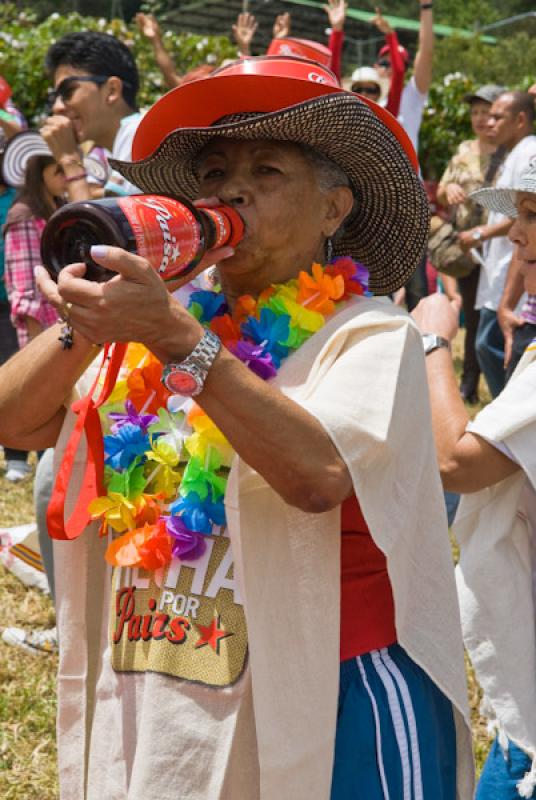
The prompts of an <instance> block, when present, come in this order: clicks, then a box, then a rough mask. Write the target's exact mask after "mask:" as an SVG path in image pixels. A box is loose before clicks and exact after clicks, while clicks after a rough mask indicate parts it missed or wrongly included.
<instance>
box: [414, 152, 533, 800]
mask: <svg viewBox="0 0 536 800" xmlns="http://www.w3.org/2000/svg"><path fill="white" fill-rule="evenodd" d="M471 197H472V198H473V199H474V200H476V201H477V202H479V203H481V204H482V205H483V206H484V207H485V208H487V209H490V210H493V211H499V212H500V213H501V214H504V215H505V216H507V217H511V218H513V219H514V220H515V221H514V224H513V225H512V227H511V228H510V232H509V234H508V236H509V238H510V239H511V240H512V242H514V244H515V245H516V256H517V258H518V260H519V262H520V265H521V266H520V270H521V273H522V274H523V277H524V282H525V289H526V291H527V292H528V294H529V297H532V298H534V297H535V296H536V160H535V159H532V161H531V164H529V165H527V169H526V171H525V172H524V174H523V176H522V177H521V179H520V181H519V183H518V185H516V186H512V187H510V188H501V189H492V188H488V189H480V190H478V191H476V192H473V194H472V195H471ZM413 314H414V316H415V318H416V320H417V322H418V324H419V326H420V327H421V330H422V331H423V332H425V333H427V334H428V333H429V332H433V333H434V334H435V335H438V336H440V337H441V342H440V344H441V345H445V347H442V346H440V347H439V348H437V350H436V351H435V352H434V353H433V354H431V355H430V356H429V358H428V360H427V367H428V380H429V384H430V394H431V400H432V413H433V415H434V419H435V420H437V425H434V430H435V435H436V443H437V449H438V456H439V462H440V467H441V473H442V477H443V483H444V485H445V487H446V488H447V489H450V490H452V491H455V492H460V493H464V496H463V497H462V502H461V504H460V508H459V510H458V514H457V517H456V521H455V525H454V531H455V534H456V536H457V538H458V541H459V544H460V563H459V566H458V568H457V578H458V590H459V596H460V603H461V612H462V624H463V629H464V637H465V644H466V647H467V649H468V651H469V654H470V656H471V659H472V662H473V665H474V667H475V670H476V674H477V677H478V679H479V681H480V684H481V686H482V689H483V690H484V698H485V706H484V708H485V710H486V713H487V714H488V716H489V717H490V720H491V721H492V724H493V726H494V727H495V728H496V729H497V731H498V734H497V738H496V740H495V742H494V744H493V745H492V749H491V752H490V755H489V757H488V760H487V762H486V764H485V766H484V770H483V773H482V776H481V779H480V783H479V787H478V791H477V798H478V800H514V799H515V798H519V797H524V798H527V797H534V796H535V794H536V791H535V787H536V636H535V626H534V619H535V613H534V586H535V581H534V575H535V560H534V557H535V548H534V539H535V536H536V341H535V342H533V343H532V344H531V345H529V346H528V348H527V349H526V351H525V354H524V355H523V358H522V359H521V361H520V362H519V364H518V366H517V368H516V370H515V372H514V374H513V376H512V378H511V379H510V381H509V383H508V384H507V386H506V388H505V389H504V390H503V391H502V393H501V394H500V395H499V396H498V397H497V398H496V399H495V400H494V401H493V402H492V403H490V404H489V405H488V406H486V408H485V409H484V410H483V411H481V412H480V413H479V414H478V416H477V417H476V418H475V419H474V420H473V421H472V422H469V421H468V417H467V414H466V411H465V408H464V406H463V403H462V402H461V399H460V397H459V393H458V391H457V388H456V380H455V377H454V371H453V369H452V362H451V358H450V355H449V352H448V348H447V347H446V345H448V342H449V341H450V340H451V339H452V337H453V335H454V334H455V332H456V328H457V320H456V315H455V314H454V313H453V312H452V309H451V308H450V307H449V304H448V302H447V301H446V300H445V299H444V298H443V297H440V296H439V295H436V296H431V297H429V298H426V299H425V300H423V301H421V303H420V305H419V306H418V307H417V309H416V310H415V311H414V312H413Z"/></svg>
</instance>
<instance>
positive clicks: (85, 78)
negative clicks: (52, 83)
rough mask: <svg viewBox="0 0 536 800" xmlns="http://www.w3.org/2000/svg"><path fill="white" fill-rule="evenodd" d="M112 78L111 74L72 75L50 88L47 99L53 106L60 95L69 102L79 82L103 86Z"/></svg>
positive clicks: (64, 100)
mask: <svg viewBox="0 0 536 800" xmlns="http://www.w3.org/2000/svg"><path fill="white" fill-rule="evenodd" d="M109 78H110V75H70V76H69V77H68V78H64V79H63V80H62V82H61V83H60V84H58V86H57V87H56V88H55V89H49V91H48V93H47V100H48V102H49V104H50V105H51V106H53V105H54V103H55V102H56V100H57V99H58V97H61V99H62V101H63V102H64V103H66V102H68V101H69V100H70V99H71V97H72V94H73V92H74V90H75V89H76V84H78V83H96V84H97V86H102V85H103V84H104V83H106V81H107V80H108V79H109Z"/></svg>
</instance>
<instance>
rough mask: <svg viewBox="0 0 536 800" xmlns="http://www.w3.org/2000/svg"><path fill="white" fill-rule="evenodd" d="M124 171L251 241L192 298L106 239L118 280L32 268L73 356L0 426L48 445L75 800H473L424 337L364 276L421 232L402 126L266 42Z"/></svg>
mask: <svg viewBox="0 0 536 800" xmlns="http://www.w3.org/2000/svg"><path fill="white" fill-rule="evenodd" d="M134 158H136V159H137V161H135V162H134V163H131V164H127V163H120V164H119V163H117V164H116V165H115V167H116V168H118V169H120V171H121V172H122V173H123V174H124V175H125V176H126V177H127V178H128V179H129V180H133V181H134V183H135V184H136V185H137V186H139V187H141V189H142V190H143V191H145V192H159V193H163V194H170V195H173V196H178V197H186V198H189V199H196V198H199V197H205V198H210V197H215V198H218V199H219V200H220V201H223V202H224V203H226V204H228V205H230V206H233V207H234V208H235V209H236V210H237V211H239V212H240V214H241V216H242V218H243V220H244V222H245V230H246V233H245V236H244V238H243V240H242V241H241V243H240V244H239V245H238V246H237V247H236V249H223V250H220V251H219V252H217V253H215V254H212V256H211V260H212V261H216V262H218V271H219V281H220V284H221V285H220V286H219V287H217V288H216V289H214V290H213V291H196V292H194V293H193V294H192V295H191V298H190V302H189V307H188V309H187V308H185V307H184V306H183V305H182V304H181V302H180V301H179V300H177V299H176V298H175V297H174V296H172V295H171V294H170V293H169V292H168V291H167V290H166V287H165V286H164V284H163V283H162V281H161V280H160V278H159V277H158V275H157V274H156V273H155V272H154V271H153V270H152V269H151V268H150V266H149V265H148V263H147V262H145V261H144V260H143V259H142V258H140V257H139V256H137V255H133V254H129V253H126V252H125V251H122V250H119V249H116V248H109V247H101V246H98V247H96V248H93V250H92V257H93V258H94V259H95V260H96V261H98V262H99V263H100V264H102V265H105V266H106V267H107V268H109V269H111V270H114V271H116V272H117V273H118V274H117V276H116V277H114V278H113V279H112V280H110V281H109V282H108V283H106V284H93V283H90V282H89V281H87V280H84V272H85V266H84V265H83V264H73V265H70V266H68V267H66V268H65V269H64V270H63V271H62V273H61V274H60V276H59V280H58V283H57V284H55V283H53V282H52V281H51V280H50V279H49V278H48V276H47V275H46V274H43V273H41V274H40V278H39V280H40V285H41V288H42V291H43V292H44V293H45V294H46V295H47V297H48V298H49V300H50V301H51V302H53V303H55V304H56V306H57V307H58V308H59V309H62V310H63V313H64V314H65V313H67V314H68V316H69V320H70V323H71V325H72V327H73V329H74V340H73V346H72V348H71V349H69V350H66V351H65V352H62V351H61V348H60V345H59V344H58V342H57V341H56V338H57V333H56V335H54V334H50V335H48V336H47V335H46V334H44V335H42V336H41V337H39V339H38V340H37V342H36V343H35V346H33V347H29V348H28V353H31V356H32V357H31V358H30V355H29V354H27V353H22V354H21V355H20V356H19V357H18V358H17V359H16V360H15V361H13V362H12V363H10V364H9V365H8V366H7V368H6V369H5V370H3V372H2V375H1V376H2V378H5V380H3V381H2V382H1V384H0V385H1V386H2V387H4V386H10V390H9V391H7V390H6V389H4V388H2V389H1V390H0V411H1V413H0V420H1V422H0V440H8V439H9V440H10V441H13V442H15V441H16V442H17V443H19V444H21V445H28V444H30V443H31V446H32V447H37V446H38V447H43V446H47V445H49V444H52V443H54V442H56V440H57V450H56V452H57V458H58V464H59V472H58V479H57V485H56V492H55V495H54V497H53V501H52V504H51V510H50V514H49V524H50V530H51V532H52V534H53V535H54V536H55V538H56V539H60V540H63V541H58V542H56V543H55V544H56V572H57V576H58V585H57V596H58V599H57V605H58V625H59V634H60V641H61V648H60V661H61V664H60V671H59V719H58V726H59V736H58V745H59V761H60V782H61V785H62V792H63V793H64V794H65V796H66V797H73V798H74V797H76V798H77V800H80V799H81V798H88V800H90V799H91V800H92V799H93V798H97V797H98V798H103V797H106V798H112V797H113V798H117V800H126V798H127V797H128V798H129V800H135V799H136V800H141V798H148V797H158V798H161V799H162V800H175V798H178V797H180V798H187V797H188V798H191V799H192V800H194V799H195V800H208V799H210V800H216V798H221V799H222V800H223V798H228V799H230V800H246V798H247V800H255V798H263V800H291V799H292V800H312V799H313V798H314V799H315V800H316V798H318V800H327V798H329V797H330V796H331V798H333V800H346V798H366V800H376V798H378V800H379V799H380V798H383V799H384V798H387V797H391V798H395V797H396V798H404V799H405V800H406V798H407V800H410V798H415V800H417V798H432V797H433V798H434V800H436V798H442V800H455V798H467V800H468V798H470V797H471V795H472V766H471V755H470V735H469V728H468V725H467V709H466V697H465V676H464V667H463V654H462V644H461V633H460V631H459V620H458V608H457V604H456V598H455V587H454V579H453V574H452V568H451V561H450V551H449V543H448V536H447V528H446V521H445V513H444V507H443V503H442V494H441V487H440V481H439V475H438V473H437V467H436V461H435V453H434V447H433V441H432V435H431V421H430V414H429V408H428V399H427V392H426V382H425V369H424V358H423V350H422V344H421V337H420V335H419V333H418V331H417V330H416V328H415V326H414V325H413V324H412V323H411V321H410V319H409V318H408V317H407V315H406V314H405V313H404V312H402V311H400V310H397V309H395V308H394V307H393V306H392V305H391V304H390V302H389V301H388V300H382V299H381V298H379V299H372V298H371V297H369V296H368V294H369V292H368V290H367V273H368V286H369V289H370V290H372V291H374V293H376V294H378V295H385V294H387V293H389V292H391V291H394V290H396V289H397V288H398V287H399V286H401V285H402V284H403V283H404V282H405V281H406V280H407V278H408V276H409V275H410V274H411V272H412V271H413V269H414V268H415V266H416V264H417V263H418V262H419V261H420V259H421V257H422V253H423V251H424V248H425V245H426V237H427V228H428V209H427V204H426V198H425V196H424V194H423V191H422V188H421V185H420V182H419V180H418V177H417V175H416V171H415V167H416V158H415V154H414V152H413V151H412V148H411V146H410V145H409V142H408V139H407V136H406V135H405V134H404V132H403V131H402V129H401V128H400V126H399V125H398V123H397V122H396V121H395V120H394V119H393V118H392V117H391V116H390V115H389V114H388V113H387V112H385V111H383V109H381V108H379V107H377V106H375V105H374V104H373V103H370V102H366V101H365V100H364V99H360V98H358V97H357V96H356V95H353V94H350V93H347V92H344V91H342V90H341V89H340V87H338V86H337V84H336V81H335V80H334V77H333V75H332V74H331V73H330V72H329V70H327V69H325V68H323V67H322V66H320V65H318V64H315V63H313V62H308V61H305V60H301V59H296V58H282V57H275V58H273V57H264V58H260V59H249V60H244V61H242V62H240V63H237V64H235V65H231V66H229V67H227V68H225V69H223V70H221V71H220V72H219V73H216V74H215V75H214V77H210V78H208V79H206V80H201V81H197V82H195V83H190V84H187V85H185V86H182V87H180V88H178V89H176V90H174V91H172V92H170V93H169V94H168V95H166V96H165V97H164V98H162V100H160V101H159V102H158V103H157V104H156V105H155V106H154V108H153V109H152V110H151V111H149V112H148V114H147V115H146V117H145V118H144V120H143V121H142V123H141V125H140V128H139V131H138V136H137V138H136V141H135V144H134ZM363 265H364V266H363ZM168 288H170V289H172V290H173V288H174V287H173V285H171V286H170V287H168ZM102 341H107V342H112V343H117V344H115V345H114V346H112V347H111V348H107V350H106V353H107V355H109V356H111V361H110V362H109V363H110V364H111V365H112V367H111V368H110V369H108V371H107V373H106V377H105V380H104V385H103V388H102V390H101V395H100V399H99V401H98V403H96V404H95V403H93V402H92V401H91V400H90V399H86V400H84V401H81V402H77V403H76V404H75V405H74V406H73V408H74V411H75V412H76V413H77V414H78V421H75V416H74V414H73V411H72V410H68V411H67V412H66V410H65V405H64V404H65V402H66V398H68V397H69V395H70V392H71V390H72V386H73V384H74V383H75V381H76V379H77V377H78V376H79V375H80V373H81V372H82V371H83V370H84V369H85V368H86V366H87V363H88V361H90V360H91V359H92V358H94V346H95V345H94V343H96V342H102ZM125 342H137V343H141V344H136V345H129V348H128V350H127V353H126V358H125V361H124V362H123V373H120V376H119V381H118V383H117V384H116V385H115V388H113V391H112V392H111V393H110V390H111V388H112V386H113V379H114V371H115V370H117V368H118V364H117V362H118V361H120V360H121V356H122V353H123V352H124V345H122V344H121V343H125ZM106 363H108V362H106ZM163 365H165V368H164V370H163V369H162V367H163ZM248 367H249V368H248ZM51 375H53V382H51V381H50V376H51ZM185 376H187V377H188V381H186V383H185V381H184V379H185ZM161 377H162V378H163V380H164V384H165V385H162V382H161V380H160V378H161ZM176 380H178V381H179V382H180V383H181V385H182V386H183V389H182V394H183V396H182V397H180V396H178V395H177V394H176V392H175V393H173V391H170V389H171V390H173V389H174V387H176V386H177V383H176ZM186 384H188V387H187V388H185V387H186ZM184 395H189V396H184ZM193 397H195V402H194V401H193V399H192V398H193ZM95 405H99V406H100V408H99V412H100V425H102V429H103V431H104V441H103V439H102V435H101V433H100V425H99V419H98V416H97V411H96V409H95ZM82 428H84V430H85V435H86V439H87V443H88V446H87V448H84V447H81V448H78V449H77V439H79V438H80V434H81V433H82ZM73 429H74V433H73ZM103 449H104V458H105V463H106V470H105V471H104V482H103V483H104V486H103V487H102V486H99V484H100V482H101V481H100V478H101V477H102V475H101V472H102V450H103ZM64 452H65V454H66V455H65V456H64V457H63V456H62V454H63V453H64ZM229 468H231V469H230V472H229ZM69 473H70V483H69ZM96 488H97V490H98V489H99V488H100V496H98V497H95V494H96V493H99V492H96ZM62 498H63V499H62ZM88 504H89V507H88ZM88 508H89V510H88ZM88 517H91V518H92V519H94V520H99V521H100V523H101V532H102V533H103V534H106V535H105V536H101V537H99V536H98V535H97V530H96V527H95V524H93V525H89V526H88V529H87V530H86V529H84V528H85V526H86V524H87V522H88ZM80 533H82V535H80ZM105 558H106V562H107V563H108V565H111V568H112V569H111V574H110V572H109V571H107V570H110V566H108V567H107V568H106V567H105V562H104V559H105Z"/></svg>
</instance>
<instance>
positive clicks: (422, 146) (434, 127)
mask: <svg viewBox="0 0 536 800" xmlns="http://www.w3.org/2000/svg"><path fill="white" fill-rule="evenodd" d="M484 74H485V75H486V73H484ZM495 80H497V78H495V77H494V76H493V74H492V75H487V76H486V77H483V78H481V80H474V79H473V78H472V77H471V78H469V77H468V76H467V75H464V74H462V73H461V72H454V73H451V74H450V75H445V77H444V78H443V79H442V80H440V81H436V82H434V83H433V84H432V86H431V88H430V92H429V96H428V105H427V106H426V108H425V109H424V115H423V121H422V126H421V130H420V134H419V155H420V161H421V168H422V172H423V175H424V176H425V177H426V178H429V179H431V180H439V178H440V177H441V175H442V174H443V171H444V169H445V167H446V165H447V162H448V161H449V159H450V158H451V156H452V155H454V152H455V151H456V148H457V147H458V145H459V144H460V142H463V141H464V140H465V139H472V138H474V134H473V132H472V129H471V116H470V107H469V104H468V103H466V102H465V101H464V97H465V95H467V94H470V93H471V92H473V91H475V89H477V88H478V87H479V86H482V85H484V84H485V83H493V82H494V81H495ZM534 82H535V75H532V76H528V75H525V77H524V78H523V79H522V80H520V81H517V82H515V83H508V82H506V81H505V83H506V84H507V85H508V86H509V88H512V89H523V90H526V89H528V87H529V86H531V85H532V84H533V83H534Z"/></svg>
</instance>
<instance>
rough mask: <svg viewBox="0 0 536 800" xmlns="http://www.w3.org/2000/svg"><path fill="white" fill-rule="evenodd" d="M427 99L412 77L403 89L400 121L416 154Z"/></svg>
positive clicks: (399, 114)
mask: <svg viewBox="0 0 536 800" xmlns="http://www.w3.org/2000/svg"><path fill="white" fill-rule="evenodd" d="M427 99H428V95H427V94H422V92H420V91H419V90H418V89H417V84H416V83H415V78H414V77H413V76H412V77H411V78H410V79H409V81H408V82H407V83H406V85H405V86H404V88H403V89H402V96H401V98H400V111H399V113H398V121H399V122H400V124H401V125H402V127H403V128H404V130H405V131H406V133H407V134H408V136H409V138H410V139H411V143H412V144H413V147H414V148H415V152H418V150H419V130H420V127H421V122H422V115H423V111H424V107H425V105H426V101H427Z"/></svg>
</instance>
